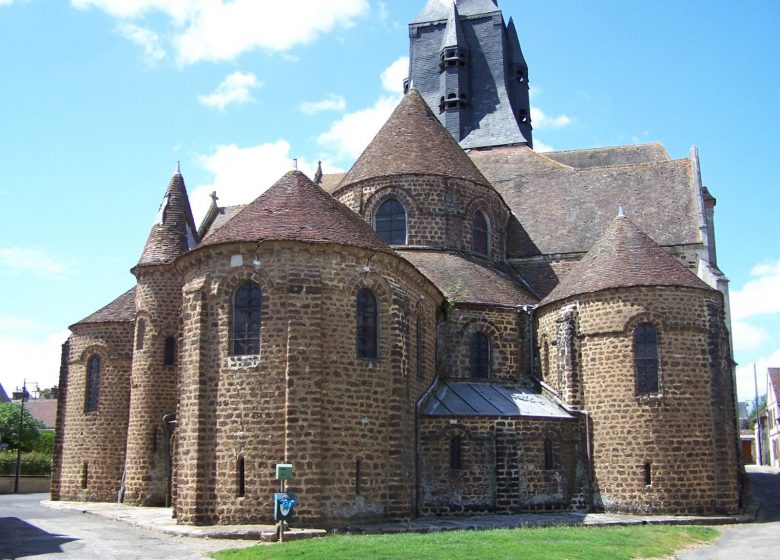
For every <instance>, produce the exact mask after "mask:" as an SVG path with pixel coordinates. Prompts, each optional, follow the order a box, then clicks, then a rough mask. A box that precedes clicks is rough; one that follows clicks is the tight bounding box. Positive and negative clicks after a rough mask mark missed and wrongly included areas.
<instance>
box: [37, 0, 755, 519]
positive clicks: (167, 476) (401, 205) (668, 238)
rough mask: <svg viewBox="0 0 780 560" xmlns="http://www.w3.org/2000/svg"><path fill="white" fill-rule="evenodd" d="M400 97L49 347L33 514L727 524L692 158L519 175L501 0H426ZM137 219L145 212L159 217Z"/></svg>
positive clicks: (717, 310) (702, 213)
mask: <svg viewBox="0 0 780 560" xmlns="http://www.w3.org/2000/svg"><path fill="white" fill-rule="evenodd" d="M409 36H410V68H409V78H408V80H407V81H406V83H405V89H406V93H405V95H404V97H403V100H402V101H401V102H400V104H399V105H398V107H397V108H396V110H395V112H394V113H393V114H392V116H391V117H390V118H389V120H388V121H387V122H386V123H385V125H384V126H383V128H382V129H381V130H380V132H379V133H378V134H377V135H376V137H375V138H374V139H373V141H372V142H371V144H370V145H369V146H368V147H367V148H366V150H365V151H364V152H363V154H362V155H361V156H360V157H359V158H358V160H357V161H356V162H355V164H354V165H353V166H352V168H351V169H350V170H349V171H348V172H347V173H345V174H340V175H327V174H326V175H323V174H322V173H321V172H319V171H318V173H317V174H316V176H315V177H313V178H311V179H310V178H308V177H306V176H305V175H303V174H302V173H300V172H298V171H291V172H289V173H287V174H286V175H284V176H283V177H281V178H280V179H279V180H278V182H276V183H275V184H274V185H273V186H271V187H270V188H269V189H268V190H267V191H265V193H264V194H262V195H261V196H260V197H258V198H257V199H255V200H254V201H253V202H251V203H249V204H247V205H246V206H239V207H220V206H218V204H217V199H216V197H214V199H213V203H212V206H211V208H210V210H209V211H208V214H207V216H206V217H205V219H204V221H203V223H201V224H196V223H195V222H194V220H193V216H192V212H191V210H190V204H189V200H188V196H187V190H186V188H185V183H184V179H183V177H182V175H181V173H179V172H178V171H177V172H176V173H175V174H174V175H173V177H172V178H171V180H170V183H169V185H168V188H167V190H166V191H165V194H164V199H163V202H162V205H161V206H160V209H159V212H158V215H157V219H156V222H155V224H154V226H153V227H152V229H151V232H150V233H149V237H148V241H147V243H146V246H145V247H144V248H143V251H142V252H141V256H140V259H139V260H138V262H137V263H136V264H135V266H134V267H133V268H132V272H133V274H134V275H135V278H136V285H135V287H133V288H132V289H131V290H129V291H128V292H126V293H124V294H122V295H120V296H119V297H118V298H117V299H116V300H114V301H112V302H111V303H109V304H108V305H106V306H105V307H103V308H102V309H99V310H98V311H96V312H95V313H93V314H92V315H90V316H88V317H86V318H85V319H82V320H81V321H79V322H77V323H75V324H74V325H72V326H71V331H72V335H71V336H70V338H69V339H68V341H67V342H66V343H65V344H64V346H63V353H62V363H61V373H60V384H59V387H60V395H59V399H60V406H59V411H58V415H59V419H58V420H59V421H58V424H57V439H56V450H55V465H54V474H53V479H52V499H54V500H84V501H117V500H119V501H122V502H124V503H126V504H134V505H147V506H164V505H171V506H172V508H173V515H174V516H175V517H176V519H177V520H178V522H179V523H185V524H236V523H262V522H269V521H270V520H271V518H272V512H273V507H272V496H273V493H274V491H275V490H276V489H277V488H278V482H277V481H276V480H275V465H276V464H277V463H291V464H292V465H293V469H294V474H293V480H292V481H291V482H290V483H289V490H290V491H291V492H292V493H294V494H296V495H297V497H298V503H299V504H298V506H297V509H296V513H297V519H298V524H299V525H315V526H338V525H346V524H349V523H351V522H355V521H369V520H380V519H401V518H410V517H415V516H425V515H456V514H463V513H483V512H484V513H488V512H490V513H512V512H527V511H554V510H572V509H573V510H578V511H608V512H634V513H665V514H715V513H725V514H733V513H735V512H736V511H738V509H739V507H740V492H741V488H740V472H741V469H742V466H741V463H740V459H739V449H738V439H737V431H736V428H737V424H736V414H735V399H734V394H735V387H734V375H733V361H732V355H731V349H730V335H729V330H728V325H729V318H728V299H727V280H726V278H725V276H724V275H723V274H722V273H721V271H720V270H719V269H718V265H717V261H716V251H715V235H714V207H715V199H714V198H713V197H712V196H711V195H710V193H709V192H708V190H707V189H706V188H705V187H704V186H703V185H702V182H701V177H700V173H699V160H698V156H697V153H696V151H695V149H694V150H692V152H691V154H690V157H686V158H683V159H671V158H670V157H669V155H668V154H667V152H666V150H665V149H664V148H663V146H661V145H660V144H648V145H632V146H620V147H611V148H597V149H587V150H579V151H566V152H551V153H544V154H542V153H537V152H535V151H534V150H533V140H532V122H531V113H530V105H529V100H528V66H527V64H526V61H525V59H524V57H523V54H522V51H521V48H520V43H519V41H518V38H517V33H516V30H515V26H514V23H513V22H512V21H511V20H510V21H509V22H505V21H504V18H503V15H502V12H501V11H500V9H499V8H498V6H497V3H496V1H495V0H460V1H459V2H458V3H457V4H454V3H451V2H449V0H429V1H428V3H427V5H426V6H425V7H424V9H423V10H422V12H421V13H420V14H419V15H418V17H417V18H416V19H415V20H414V21H413V22H412V23H411V24H410V25H409ZM150 204H151V201H150Z"/></svg>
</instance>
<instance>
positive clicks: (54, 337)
mask: <svg viewBox="0 0 780 560" xmlns="http://www.w3.org/2000/svg"><path fill="white" fill-rule="evenodd" d="M18 326H19V329H20V330H22V331H24V330H29V329H28V328H27V325H26V324H25V320H24V319H21V320H19V325H18ZM4 330H5V329H4ZM37 330H40V329H36V331H37ZM69 334H70V332H69V331H67V330H64V331H54V330H52V329H50V328H49V329H48V330H47V331H46V332H38V333H37V335H33V334H32V333H25V334H7V333H5V332H2V333H0V356H3V369H2V378H1V379H0V381H1V382H2V384H3V387H4V388H5V390H6V392H8V393H10V392H11V391H13V390H14V389H15V388H16V387H17V386H18V387H21V386H22V382H23V381H24V380H25V379H26V380H27V387H28V389H29V388H30V387H31V386H33V385H34V384H35V383H37V384H39V385H40V387H41V388H42V389H43V388H46V387H51V386H52V385H56V384H57V383H58V380H59V373H60V355H61V346H62V343H63V342H65V340H66V339H67V338H68V335H69Z"/></svg>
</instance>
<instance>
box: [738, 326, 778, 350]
mask: <svg viewBox="0 0 780 560" xmlns="http://www.w3.org/2000/svg"><path fill="white" fill-rule="evenodd" d="M731 336H732V339H733V340H734V352H754V351H756V350H759V349H760V348H761V347H762V346H763V345H764V344H766V343H767V342H769V340H770V336H769V333H768V332H767V331H766V329H762V328H761V327H756V326H754V325H751V324H750V323H747V322H746V321H739V320H735V321H732V322H731Z"/></svg>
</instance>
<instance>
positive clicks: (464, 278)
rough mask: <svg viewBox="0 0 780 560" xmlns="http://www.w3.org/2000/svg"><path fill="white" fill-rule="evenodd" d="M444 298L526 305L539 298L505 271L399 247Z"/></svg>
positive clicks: (471, 301) (469, 301)
mask: <svg viewBox="0 0 780 560" xmlns="http://www.w3.org/2000/svg"><path fill="white" fill-rule="evenodd" d="M397 252H398V254H399V255H401V256H402V257H404V258H405V259H406V260H408V261H409V262H410V263H412V264H413V265H414V266H415V268H417V270H419V271H420V272H422V273H423V275H425V277H426V278H428V280H430V281H431V282H433V284H434V285H435V286H436V287H437V288H439V290H440V291H441V292H442V293H443V294H444V295H445V296H447V297H451V298H454V299H455V301H456V302H458V303H477V304H485V305H507V306H515V305H526V304H535V303H537V302H538V301H539V300H538V299H537V298H536V297H534V296H533V295H531V294H530V293H528V292H527V291H526V290H525V289H523V287H522V286H521V285H520V284H519V283H518V282H517V281H516V280H515V279H514V278H513V277H512V276H511V274H510V273H508V272H501V271H498V270H496V269H494V268H490V267H488V266H485V265H484V264H481V263H479V262H477V261H476V260H470V259H467V258H465V257H463V256H461V255H456V254H451V253H443V252H440V251H417V250H409V249H405V250H403V249H402V250H398V251H397Z"/></svg>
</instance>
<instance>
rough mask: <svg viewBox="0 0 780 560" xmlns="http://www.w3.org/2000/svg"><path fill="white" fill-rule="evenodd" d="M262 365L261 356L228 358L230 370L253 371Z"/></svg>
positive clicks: (250, 355) (251, 355)
mask: <svg viewBox="0 0 780 560" xmlns="http://www.w3.org/2000/svg"><path fill="white" fill-rule="evenodd" d="M259 365H260V354H249V355H246V356H228V358H227V367H228V369H251V368H256V367H258V366H259Z"/></svg>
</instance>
